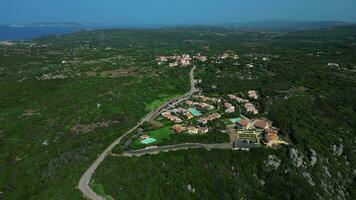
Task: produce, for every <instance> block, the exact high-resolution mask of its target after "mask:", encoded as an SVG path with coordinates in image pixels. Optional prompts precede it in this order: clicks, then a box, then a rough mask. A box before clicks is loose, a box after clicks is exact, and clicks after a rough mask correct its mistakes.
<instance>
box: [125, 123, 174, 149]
mask: <svg viewBox="0 0 356 200" xmlns="http://www.w3.org/2000/svg"><path fill="white" fill-rule="evenodd" d="M171 134H172V131H171V127H170V126H165V127H162V128H159V129H157V130H153V131H150V132H148V133H147V134H146V135H148V136H150V137H151V138H154V139H156V141H155V142H153V143H151V144H148V145H145V144H142V143H141V141H140V139H138V138H137V139H135V140H134V141H133V142H132V144H131V148H132V149H141V148H144V147H147V146H152V145H159V144H161V143H163V142H165V141H166V140H169V139H170V138H171Z"/></svg>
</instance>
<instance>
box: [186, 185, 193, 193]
mask: <svg viewBox="0 0 356 200" xmlns="http://www.w3.org/2000/svg"><path fill="white" fill-rule="evenodd" d="M187 189H188V191H189V192H192V193H194V192H195V188H193V187H192V185H190V184H188V185H187Z"/></svg>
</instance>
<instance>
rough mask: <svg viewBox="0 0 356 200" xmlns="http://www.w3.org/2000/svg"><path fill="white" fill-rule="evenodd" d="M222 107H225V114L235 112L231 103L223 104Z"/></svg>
mask: <svg viewBox="0 0 356 200" xmlns="http://www.w3.org/2000/svg"><path fill="white" fill-rule="evenodd" d="M224 106H225V112H227V113H233V112H235V106H233V105H232V104H231V103H228V102H225V103H224Z"/></svg>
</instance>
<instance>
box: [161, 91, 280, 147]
mask: <svg viewBox="0 0 356 200" xmlns="http://www.w3.org/2000/svg"><path fill="white" fill-rule="evenodd" d="M247 96H248V98H249V99H252V100H256V99H258V98H259V96H258V93H257V92H256V91H254V90H250V91H248V92H247ZM228 98H229V99H231V100H235V101H237V102H238V103H241V104H243V105H244V107H245V108H246V110H247V111H248V112H252V113H254V114H257V113H258V110H257V109H256V108H255V106H254V105H253V104H252V103H251V102H250V101H249V100H248V99H245V98H242V97H238V96H236V95H233V94H230V95H228ZM181 106H182V107H179V108H174V109H171V110H170V111H166V112H164V113H162V116H163V117H164V118H166V119H168V120H170V121H172V122H173V123H174V124H173V125H172V127H171V129H172V130H173V131H174V132H175V133H183V132H186V133H189V134H205V133H208V132H209V131H210V129H209V127H207V124H210V122H213V121H215V120H218V119H220V118H222V117H223V115H224V113H227V114H232V113H235V110H236V108H235V106H234V105H233V104H231V103H229V102H228V101H227V99H226V100H225V99H224V98H216V97H206V96H204V95H194V96H192V98H191V99H188V100H186V101H185V102H184V104H181ZM197 108H198V109H199V110H202V111H203V110H204V113H205V114H203V113H201V112H200V111H199V110H198V109H197ZM226 116H231V115H226ZM226 116H225V117H226ZM219 122H224V123H225V125H226V130H227V133H228V134H229V136H230V141H231V143H233V144H237V142H239V143H241V142H243V143H248V145H255V144H264V145H267V146H273V145H274V144H279V142H281V140H279V138H278V128H276V127H273V126H272V122H271V121H269V120H267V119H264V118H256V119H248V118H247V117H244V116H241V117H238V118H232V119H230V120H229V122H227V120H226V119H223V121H219ZM210 128H211V127H210Z"/></svg>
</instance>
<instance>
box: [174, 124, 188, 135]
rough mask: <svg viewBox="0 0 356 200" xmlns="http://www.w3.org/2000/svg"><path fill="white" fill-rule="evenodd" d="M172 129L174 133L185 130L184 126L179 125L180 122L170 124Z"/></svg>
mask: <svg viewBox="0 0 356 200" xmlns="http://www.w3.org/2000/svg"><path fill="white" fill-rule="evenodd" d="M172 130H173V131H174V132H176V133H181V132H183V131H185V130H186V127H184V126H182V125H180V124H175V125H173V126H172Z"/></svg>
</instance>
